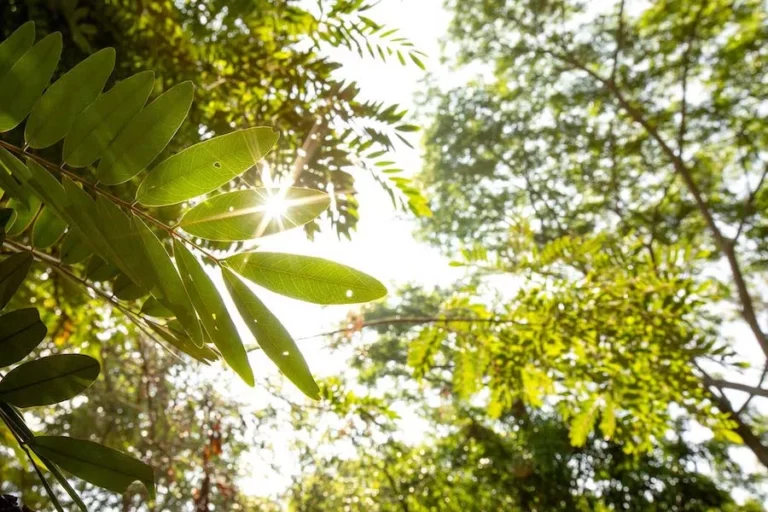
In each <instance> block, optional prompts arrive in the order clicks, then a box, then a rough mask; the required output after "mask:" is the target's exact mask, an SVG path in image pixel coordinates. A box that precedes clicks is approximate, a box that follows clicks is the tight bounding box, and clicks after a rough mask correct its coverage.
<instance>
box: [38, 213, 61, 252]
mask: <svg viewBox="0 0 768 512" xmlns="http://www.w3.org/2000/svg"><path fill="white" fill-rule="evenodd" d="M66 229H67V223H66V222H64V221H63V220H61V218H59V216H58V215H56V213H55V212H54V211H53V210H51V209H50V208H49V207H47V206H43V210H42V211H41V212H40V215H38V216H37V220H36V221H35V227H34V228H33V229H32V245H34V246H35V247H37V248H38V249H46V248H48V247H50V246H52V245H53V244H55V243H56V242H57V241H58V240H59V238H61V236H62V235H63V234H64V231H65V230H66Z"/></svg>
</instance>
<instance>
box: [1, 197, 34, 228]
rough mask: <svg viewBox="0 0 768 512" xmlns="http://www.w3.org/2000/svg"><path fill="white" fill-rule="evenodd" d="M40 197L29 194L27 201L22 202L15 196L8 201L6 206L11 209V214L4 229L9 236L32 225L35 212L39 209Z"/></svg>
mask: <svg viewBox="0 0 768 512" xmlns="http://www.w3.org/2000/svg"><path fill="white" fill-rule="evenodd" d="M40 204H41V203H40V199H38V197H37V196H35V195H30V196H29V202H28V203H27V204H24V202H23V201H20V200H18V199H16V198H13V199H11V200H10V201H8V207H9V208H12V209H13V213H14V214H13V215H12V216H11V220H10V221H9V222H8V227H7V229H6V231H7V232H8V234H9V235H10V236H17V235H20V234H21V233H23V232H24V231H26V230H27V228H29V226H31V225H32V222H33V221H34V220H35V216H37V212H38V211H39V210H40Z"/></svg>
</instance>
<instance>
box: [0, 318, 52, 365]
mask: <svg viewBox="0 0 768 512" xmlns="http://www.w3.org/2000/svg"><path fill="white" fill-rule="evenodd" d="M46 332H47V329H46V328H45V324H43V322H41V321H40V314H39V313H38V312H37V310H36V309H35V308H25V309H17V310H16V311H11V312H10V313H6V314H4V315H3V316H0V367H2V366H8V365H11V364H15V363H18V362H19V361H21V360H22V359H24V358H25V357H26V356H27V355H28V354H29V353H30V352H32V351H33V350H34V349H35V347H37V346H38V345H39V344H40V342H41V341H43V338H44V337H45V333H46Z"/></svg>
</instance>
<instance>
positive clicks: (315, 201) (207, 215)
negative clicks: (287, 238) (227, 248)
mask: <svg viewBox="0 0 768 512" xmlns="http://www.w3.org/2000/svg"><path fill="white" fill-rule="evenodd" d="M329 204H330V198H329V197H328V194H326V193H325V192H320V191H317V190H312V189H308V188H292V187H291V188H286V189H284V190H283V189H266V188H259V189H250V190H237V191H235V192H228V193H226V194H220V195H218V196H214V197H212V198H210V199H208V200H206V201H204V202H202V203H200V204H198V205H197V206H195V207H194V208H192V209H191V210H190V211H188V212H187V213H186V214H185V215H184V217H182V219H181V221H180V222H179V224H180V225H181V227H182V228H184V230H185V231H187V232H188V233H190V234H192V235H195V236H199V237H200V238H205V239H206V240H218V241H236V240H251V239H253V238H257V237H260V236H265V235H271V234H273V233H279V232H280V231H285V230H287V229H291V228H294V227H298V226H303V225H304V224H306V223H307V222H309V221H311V220H312V219H314V218H315V217H317V216H318V215H320V214H321V213H322V212H323V211H324V210H325V209H326V208H328V205H329Z"/></svg>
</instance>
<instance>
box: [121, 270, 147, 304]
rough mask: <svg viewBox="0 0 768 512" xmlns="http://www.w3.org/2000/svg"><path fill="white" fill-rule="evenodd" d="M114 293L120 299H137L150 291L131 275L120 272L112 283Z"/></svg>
mask: <svg viewBox="0 0 768 512" xmlns="http://www.w3.org/2000/svg"><path fill="white" fill-rule="evenodd" d="M112 293H113V294H114V295H115V297H117V298H118V299H120V300H136V299H138V298H141V297H144V296H145V295H146V294H147V293H149V292H147V291H146V290H145V289H143V288H142V287H141V286H139V285H137V284H136V283H134V282H133V281H131V278H130V277H128V276H126V275H125V274H120V275H119V276H117V279H115V282H114V284H113V285H112Z"/></svg>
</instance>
